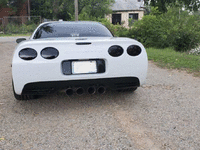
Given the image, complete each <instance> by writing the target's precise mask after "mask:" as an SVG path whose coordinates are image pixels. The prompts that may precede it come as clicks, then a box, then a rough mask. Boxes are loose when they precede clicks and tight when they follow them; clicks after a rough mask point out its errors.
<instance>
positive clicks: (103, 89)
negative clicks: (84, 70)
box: [97, 86, 106, 94]
mask: <svg viewBox="0 0 200 150" xmlns="http://www.w3.org/2000/svg"><path fill="white" fill-rule="evenodd" d="M97 91H98V93H99V94H104V93H105V92H106V88H105V87H103V86H100V87H99V88H98V89H97Z"/></svg>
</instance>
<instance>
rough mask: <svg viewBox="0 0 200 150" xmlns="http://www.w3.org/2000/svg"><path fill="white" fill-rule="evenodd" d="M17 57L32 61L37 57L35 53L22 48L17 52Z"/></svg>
mask: <svg viewBox="0 0 200 150" xmlns="http://www.w3.org/2000/svg"><path fill="white" fill-rule="evenodd" d="M19 57H20V58H21V59H23V60H33V59H35V58H36V57H37V51H36V50H34V49H32V48H24V49H22V50H21V51H19Z"/></svg>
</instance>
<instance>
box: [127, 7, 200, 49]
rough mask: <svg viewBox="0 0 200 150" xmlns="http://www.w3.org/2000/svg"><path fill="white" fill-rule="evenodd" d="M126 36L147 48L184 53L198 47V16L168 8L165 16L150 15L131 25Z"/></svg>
mask: <svg viewBox="0 0 200 150" xmlns="http://www.w3.org/2000/svg"><path fill="white" fill-rule="evenodd" d="M128 36H129V37H131V38H136V39H137V40H139V41H140V42H142V43H143V44H144V45H145V46H147V47H156V48H165V47H174V48H175V50H177V51H186V50H189V49H192V48H195V47H196V46H198V43H199V41H200V20H199V15H190V14H189V13H188V12H186V11H180V10H179V8H176V7H171V8H168V11H167V13H165V14H159V13H156V15H152V14H151V13H150V15H147V16H144V17H143V19H142V20H139V21H137V22H135V23H134V24H133V26H132V27H131V29H130V30H129V34H128Z"/></svg>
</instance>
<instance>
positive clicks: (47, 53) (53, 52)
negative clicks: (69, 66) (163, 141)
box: [41, 47, 59, 59]
mask: <svg viewBox="0 0 200 150" xmlns="http://www.w3.org/2000/svg"><path fill="white" fill-rule="evenodd" d="M58 55H59V52H58V50H57V49H55V48H53V47H47V48H44V49H43V50H42V51H41V56H42V57H43V58H45V59H54V58H56V57H58Z"/></svg>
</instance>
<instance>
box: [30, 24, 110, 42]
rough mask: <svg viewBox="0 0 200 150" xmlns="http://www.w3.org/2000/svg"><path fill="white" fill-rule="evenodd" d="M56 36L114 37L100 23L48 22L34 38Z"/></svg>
mask: <svg viewBox="0 0 200 150" xmlns="http://www.w3.org/2000/svg"><path fill="white" fill-rule="evenodd" d="M55 37H112V34H111V33H110V31H109V30H108V29H107V28H106V27H105V26H103V25H101V24H99V23H91V22H90V23H77V22H74V23H73V22H68V23H47V24H44V25H42V26H41V27H40V28H39V29H38V30H37V31H36V33H35V35H34V37H33V38H34V39H40V38H55Z"/></svg>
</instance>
